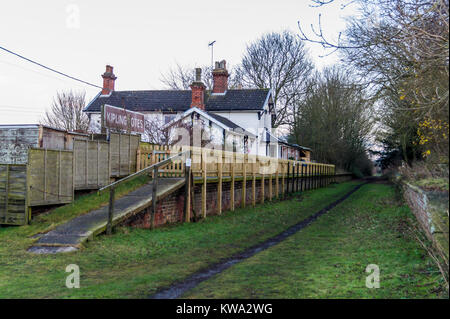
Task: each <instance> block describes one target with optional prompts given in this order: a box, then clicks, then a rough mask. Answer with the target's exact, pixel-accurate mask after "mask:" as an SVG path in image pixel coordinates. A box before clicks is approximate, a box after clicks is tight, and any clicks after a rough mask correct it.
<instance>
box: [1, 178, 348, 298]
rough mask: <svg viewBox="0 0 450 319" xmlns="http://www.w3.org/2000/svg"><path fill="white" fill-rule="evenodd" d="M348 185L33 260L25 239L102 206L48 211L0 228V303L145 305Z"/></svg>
mask: <svg viewBox="0 0 450 319" xmlns="http://www.w3.org/2000/svg"><path fill="white" fill-rule="evenodd" d="M355 185H356V183H355V182H349V183H342V184H339V185H333V186H330V187H328V188H324V189H319V190H315V191H309V192H305V193H303V194H302V196H301V200H300V198H299V197H298V196H295V197H292V198H291V199H289V200H285V201H281V202H278V201H274V202H272V203H270V202H266V203H265V204H263V205H258V206H257V207H255V208H245V209H237V210H236V211H235V212H226V213H225V214H223V215H222V216H212V217H208V218H207V219H206V220H203V221H200V222H198V223H187V224H181V225H173V226H168V227H163V228H160V229H157V230H154V231H149V230H145V229H135V228H127V227H121V228H118V229H117V231H116V233H115V234H114V235H112V236H100V237H97V238H95V240H93V241H92V242H89V243H88V244H87V246H86V247H85V248H84V249H82V250H80V251H77V252H73V253H66V254H57V255H34V254H31V253H28V252H27V251H26V249H27V248H28V247H29V246H30V245H31V244H32V243H33V241H35V240H36V239H35V238H32V237H31V235H33V234H36V233H39V232H42V231H44V230H46V229H48V228H49V227H50V226H52V225H56V224H58V223H61V222H62V221H64V220H67V219H68V218H70V217H72V216H76V215H78V214H82V213H83V212H85V211H87V210H88V209H91V208H93V207H95V206H98V205H101V204H102V203H105V201H104V200H103V199H99V198H92V194H90V195H87V196H86V197H83V198H81V199H80V200H79V201H77V203H76V204H75V205H74V206H72V208H71V207H70V206H71V205H68V206H65V207H61V208H58V209H55V210H54V211H52V212H51V213H49V214H46V215H44V216H41V217H39V218H38V219H37V220H36V221H35V222H33V223H32V225H27V226H21V227H6V228H0V243H1V245H0V298H145V297H147V296H148V295H150V294H152V293H154V292H155V291H156V290H157V289H158V288H161V287H164V286H168V285H170V284H171V283H173V282H174V281H177V280H181V279H183V278H185V277H186V276H188V275H189V274H191V273H193V272H195V271H197V270H199V269H201V268H204V267H206V266H208V265H209V264H211V263H214V262H217V261H218V260H220V259H221V258H224V257H229V256H230V255H232V254H234V253H237V252H239V251H242V250H244V249H245V248H248V247H250V246H252V245H254V244H256V243H259V242H261V241H263V240H265V239H267V238H269V237H272V236H274V235H276V234H278V233H280V232H281V231H283V230H285V229H286V228H288V227H289V226H291V225H293V224H295V223H297V222H299V221H301V220H303V219H304V218H306V217H307V216H309V215H311V214H312V213H314V212H316V211H317V210H319V209H321V208H323V207H325V206H326V205H328V204H329V203H331V202H333V201H335V200H336V199H338V198H340V197H341V196H342V195H344V194H345V193H347V192H348V191H349V190H350V189H352V188H353V187H354V186H355ZM119 193H120V191H119ZM93 195H95V196H97V195H96V194H93ZM103 196H104V195H103ZM81 203H83V204H81ZM69 264H77V265H78V266H79V267H80V273H81V283H80V285H81V287H80V288H79V289H68V288H66V287H65V280H66V276H67V275H68V273H66V272H65V269H66V266H67V265H69Z"/></svg>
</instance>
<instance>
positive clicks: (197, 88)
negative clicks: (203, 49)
mask: <svg viewBox="0 0 450 319" xmlns="http://www.w3.org/2000/svg"><path fill="white" fill-rule="evenodd" d="M190 88H191V90H192V102H191V107H194V106H195V107H198V108H199V109H202V110H204V109H205V90H206V86H205V85H204V84H203V82H202V69H200V68H196V69H195V81H194V82H192V84H191V85H190Z"/></svg>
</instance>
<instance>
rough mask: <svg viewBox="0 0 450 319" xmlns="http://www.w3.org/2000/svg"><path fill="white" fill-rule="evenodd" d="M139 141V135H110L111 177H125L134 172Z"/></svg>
mask: <svg viewBox="0 0 450 319" xmlns="http://www.w3.org/2000/svg"><path fill="white" fill-rule="evenodd" d="M140 139H141V137H140V136H139V135H132V134H122V133H110V136H109V143H110V145H111V147H110V152H111V154H110V158H111V175H112V177H121V176H127V175H130V174H132V173H135V172H136V162H137V160H136V157H137V153H138V152H137V150H138V148H139V143H140Z"/></svg>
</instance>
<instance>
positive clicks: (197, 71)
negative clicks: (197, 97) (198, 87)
mask: <svg viewBox="0 0 450 319" xmlns="http://www.w3.org/2000/svg"><path fill="white" fill-rule="evenodd" d="M201 81H202V69H201V68H196V69H195V82H201Z"/></svg>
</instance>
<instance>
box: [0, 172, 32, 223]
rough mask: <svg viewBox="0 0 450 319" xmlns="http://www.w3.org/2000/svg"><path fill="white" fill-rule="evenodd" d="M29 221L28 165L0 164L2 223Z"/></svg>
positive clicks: (0, 210)
mask: <svg viewBox="0 0 450 319" xmlns="http://www.w3.org/2000/svg"><path fill="white" fill-rule="evenodd" d="M27 222H28V214H27V166H26V165H24V164H22V165H20V164H0V224H8V225H25V224H26V223H27Z"/></svg>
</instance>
